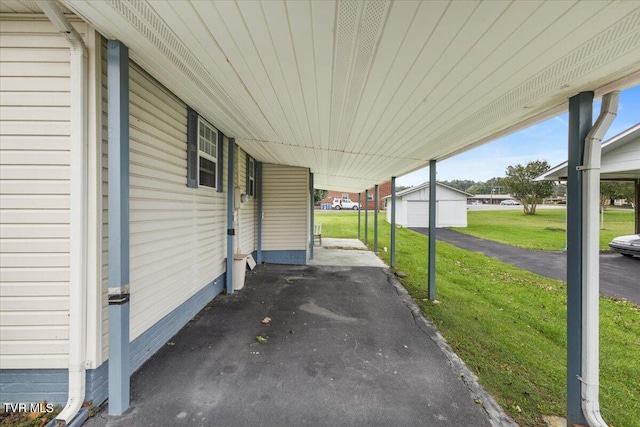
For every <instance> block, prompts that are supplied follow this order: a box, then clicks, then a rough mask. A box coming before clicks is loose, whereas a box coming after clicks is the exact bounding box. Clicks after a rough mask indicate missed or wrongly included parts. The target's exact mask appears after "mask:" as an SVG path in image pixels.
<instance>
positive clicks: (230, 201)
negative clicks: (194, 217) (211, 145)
mask: <svg viewBox="0 0 640 427" xmlns="http://www.w3.org/2000/svg"><path fill="white" fill-rule="evenodd" d="M228 141H229V145H228V151H229V152H228V153H227V156H228V157H229V165H228V166H227V276H226V290H227V293H228V294H232V293H233V241H234V235H235V232H236V230H235V229H234V221H233V217H234V197H235V194H234V192H235V189H234V186H235V184H234V176H235V173H234V169H235V152H236V140H235V138H228Z"/></svg>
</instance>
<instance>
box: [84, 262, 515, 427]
mask: <svg viewBox="0 0 640 427" xmlns="http://www.w3.org/2000/svg"><path fill="white" fill-rule="evenodd" d="M266 317H269V318H270V319H271V320H270V321H269V322H268V323H262V322H261V321H262V320H264V319H265V318H266ZM257 336H261V337H263V338H264V339H265V340H266V343H264V344H260V343H258V342H257V340H256V337H257ZM461 374H463V375H461ZM131 389H132V402H131V404H132V407H131V408H130V409H129V410H128V411H127V412H126V413H125V414H124V415H122V416H119V417H112V416H108V415H106V410H104V409H103V410H102V411H101V412H100V413H99V414H97V415H96V416H95V417H94V418H92V419H90V420H89V421H88V423H87V424H86V425H87V426H90V427H96V426H113V427H116V426H122V427H125V426H126V427H131V426H181V425H184V426H218V425H219V426H249V425H252V426H253V425H255V426H274V427H275V426H278V427H281V426H301V425H311V426H456V427H464V426H469V427H482V426H490V425H494V426H512V425H514V424H512V421H510V419H508V418H507V417H506V416H505V415H504V414H503V413H502V412H501V409H500V408H499V407H498V406H497V405H495V402H494V401H493V399H492V398H491V397H490V396H488V395H487V394H486V393H485V392H484V391H483V390H482V389H481V388H480V387H478V385H477V383H475V381H474V376H473V374H471V373H470V372H468V370H467V369H466V367H465V366H464V365H463V364H462V363H461V361H460V360H459V359H458V358H457V357H456V356H455V354H453V353H452V352H451V351H450V349H448V347H447V346H446V344H445V343H444V341H443V340H442V339H441V338H440V336H439V334H438V333H437V330H436V329H435V328H434V327H433V326H432V325H431V324H430V323H429V322H427V321H426V320H425V318H424V317H423V316H422V315H421V314H420V312H419V310H418V308H417V306H416V305H415V303H414V302H413V301H412V300H411V298H410V297H409V295H408V294H407V293H406V291H405V290H404V288H402V287H401V286H400V285H399V283H398V282H397V281H396V280H395V278H394V277H393V276H392V275H391V274H390V272H389V270H388V269H386V268H376V267H345V266H280V265H264V266H262V267H259V268H258V269H256V270H255V271H253V272H248V274H247V280H246V285H245V287H244V288H243V289H242V290H241V291H239V292H236V293H234V294H232V295H227V296H219V297H217V298H215V299H214V300H213V301H212V302H211V303H210V304H209V305H208V306H207V307H206V308H205V309H204V310H202V311H201V312H200V313H199V314H198V315H197V317H196V318H195V319H193V320H192V321H191V322H190V323H189V324H188V325H187V326H186V327H185V328H184V329H183V330H181V331H180V332H179V333H178V334H177V335H176V336H175V337H173V338H172V339H171V345H167V346H165V347H164V348H163V349H161V350H160V351H159V352H158V353H157V354H156V355H155V356H153V357H152V358H151V359H150V360H149V361H148V362H147V363H146V364H145V365H144V366H143V367H142V368H141V369H140V370H139V371H138V372H136V373H135V374H134V375H133V377H132V381H131ZM476 400H477V401H479V402H480V401H481V402H482V404H478V403H476Z"/></svg>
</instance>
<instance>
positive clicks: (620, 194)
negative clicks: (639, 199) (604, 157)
mask: <svg viewBox="0 0 640 427" xmlns="http://www.w3.org/2000/svg"><path fill="white" fill-rule="evenodd" d="M634 198H635V188H634V186H633V181H600V206H603V207H604V205H605V204H606V202H609V204H610V205H613V201H614V200H615V199H626V200H633V199H634Z"/></svg>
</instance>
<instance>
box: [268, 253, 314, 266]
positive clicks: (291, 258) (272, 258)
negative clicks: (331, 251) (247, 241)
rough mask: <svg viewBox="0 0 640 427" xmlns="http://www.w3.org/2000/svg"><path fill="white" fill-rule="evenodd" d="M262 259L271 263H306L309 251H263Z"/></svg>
mask: <svg viewBox="0 0 640 427" xmlns="http://www.w3.org/2000/svg"><path fill="white" fill-rule="evenodd" d="M262 261H263V262H265V263H269V264H293V265H305V264H306V263H307V251H306V250H288V251H287V250H285V251H262Z"/></svg>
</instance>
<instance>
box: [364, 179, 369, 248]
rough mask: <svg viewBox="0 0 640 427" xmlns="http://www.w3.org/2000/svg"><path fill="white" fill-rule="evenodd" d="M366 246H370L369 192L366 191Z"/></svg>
mask: <svg viewBox="0 0 640 427" xmlns="http://www.w3.org/2000/svg"><path fill="white" fill-rule="evenodd" d="M364 244H365V245H368V244H369V190H365V191H364Z"/></svg>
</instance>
